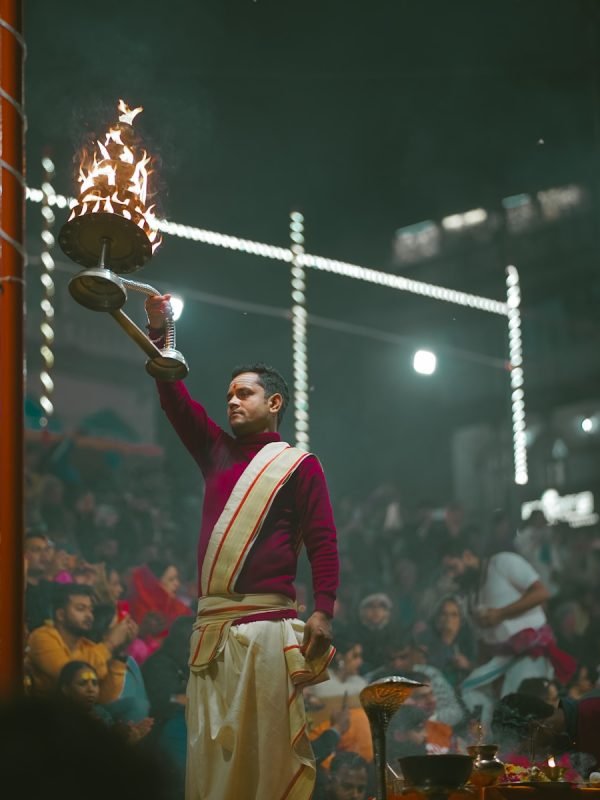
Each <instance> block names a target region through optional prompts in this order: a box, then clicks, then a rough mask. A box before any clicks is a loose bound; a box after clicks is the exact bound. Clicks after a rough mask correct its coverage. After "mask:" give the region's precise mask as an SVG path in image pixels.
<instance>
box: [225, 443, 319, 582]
mask: <svg viewBox="0 0 600 800" xmlns="http://www.w3.org/2000/svg"><path fill="white" fill-rule="evenodd" d="M283 453H285V450H283V451H282V453H280V455H283ZM304 458H306V454H303V455H302V458H299V459H298V460H297V461H295V462H294V463H293V464H292V466H291V467H290V468H289V470H288V471H287V472H286V473H285V475H284V476H283V477H282V478H281V480H279V481H278V483H277V485H276V486H275V487H274V489H273V491H272V492H271V494H270V495H269V499H268V500H267V503H266V504H265V510H264V511H263V513H262V514H261V515H260V517H259V519H258V521H257V523H256V525H255V526H254V528H253V530H252V532H251V533H250V536H249V537H248V539H247V541H246V544H245V545H244V549H243V550H242V552H241V555H240V557H239V558H238V560H237V562H236V565H235V567H234V568H233V574H232V577H231V580H230V581H229V583H228V584H227V589H228V590H229V591H231V584H232V583H233V582H234V581H235V578H236V571H237V568H238V566H239V564H240V561H242V560H243V559H244V555H245V554H246V552H247V550H248V548H249V547H250V545H251V544H252V542H253V541H254V537H255V535H256V531H257V530H258V529H259V528H260V526H261V525H262V521H263V519H264V518H265V516H266V514H267V513H268V510H269V509H270V507H271V503H272V502H273V498H274V496H275V495H276V494H277V492H278V491H279V489H280V488H281V487H282V486H283V484H284V483H285V482H286V481H287V479H288V477H289V476H290V475H291V473H292V472H293V471H294V470H295V469H296V467H297V465H298V464H299V463H300V461H302V460H303V459H304ZM215 561H216V556H215Z"/></svg>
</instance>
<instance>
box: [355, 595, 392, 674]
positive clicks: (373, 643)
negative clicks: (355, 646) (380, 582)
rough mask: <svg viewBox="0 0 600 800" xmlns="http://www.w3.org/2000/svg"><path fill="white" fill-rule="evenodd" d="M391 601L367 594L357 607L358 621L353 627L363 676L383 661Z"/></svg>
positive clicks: (382, 596) (390, 619)
mask: <svg viewBox="0 0 600 800" xmlns="http://www.w3.org/2000/svg"><path fill="white" fill-rule="evenodd" d="M392 608H393V607H392V601H391V599H390V597H389V596H388V595H387V594H383V592H379V593H376V594H369V595H367V596H366V597H363V599H362V600H361V602H360V605H359V607H358V615H359V620H358V623H357V624H356V625H355V626H354V628H355V631H356V636H357V640H358V642H359V643H360V644H361V645H362V651H363V656H364V660H363V665H362V669H361V672H362V674H363V675H364V674H365V673H366V672H369V671H370V670H372V669H375V667H377V666H378V665H379V664H381V663H382V661H383V651H384V649H385V645H386V643H387V642H388V641H389V635H390V623H391V621H392Z"/></svg>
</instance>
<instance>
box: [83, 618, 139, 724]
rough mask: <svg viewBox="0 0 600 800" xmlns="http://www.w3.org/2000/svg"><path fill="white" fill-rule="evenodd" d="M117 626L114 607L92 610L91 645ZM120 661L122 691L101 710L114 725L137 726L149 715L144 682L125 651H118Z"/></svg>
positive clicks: (135, 665) (126, 650)
mask: <svg viewBox="0 0 600 800" xmlns="http://www.w3.org/2000/svg"><path fill="white" fill-rule="evenodd" d="M125 618H126V617H121V619H125ZM130 619H131V618H130ZM118 622H119V615H118V612H117V610H116V609H115V606H114V605H112V604H103V605H97V606H96V607H95V609H94V626H93V629H92V632H91V634H90V638H91V639H92V640H93V641H94V642H101V641H103V640H104V637H105V636H106V635H107V633H108V631H109V630H110V628H111V627H113V626H114V625H116V624H117V623H118ZM133 624H135V623H133ZM130 647H131V645H130ZM120 658H121V660H122V661H123V663H124V664H125V678H124V681H123V688H122V690H121V693H120V695H119V696H118V697H117V698H116V699H115V700H113V701H112V702H110V703H106V704H105V705H104V709H105V710H106V711H107V712H108V713H109V714H110V715H111V717H112V719H113V720H114V721H115V722H126V723H139V722H141V721H142V720H144V719H146V718H147V717H148V713H149V711H150V701H149V700H148V695H147V693H146V687H145V685H144V679H143V677H142V673H141V671H140V668H139V665H138V664H137V663H136V661H135V659H133V658H132V657H131V656H130V655H129V654H128V648H124V649H122V650H121V652H120Z"/></svg>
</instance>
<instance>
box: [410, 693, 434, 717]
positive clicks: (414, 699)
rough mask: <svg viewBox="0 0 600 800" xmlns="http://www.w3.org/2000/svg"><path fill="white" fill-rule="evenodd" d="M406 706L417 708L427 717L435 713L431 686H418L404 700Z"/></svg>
mask: <svg viewBox="0 0 600 800" xmlns="http://www.w3.org/2000/svg"><path fill="white" fill-rule="evenodd" d="M406 704H407V705H411V706H417V707H418V708H421V709H423V711H425V712H426V714H427V716H428V717H431V716H432V715H433V714H434V713H435V708H436V702H435V695H434V693H433V689H432V688H431V686H420V687H419V688H418V689H414V691H413V692H412V693H411V694H410V695H409V697H408V698H407V700H406Z"/></svg>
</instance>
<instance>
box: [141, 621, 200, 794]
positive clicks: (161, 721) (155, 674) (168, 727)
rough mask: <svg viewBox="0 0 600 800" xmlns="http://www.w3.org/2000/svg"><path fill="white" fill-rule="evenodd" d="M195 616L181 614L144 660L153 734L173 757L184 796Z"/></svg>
mask: <svg viewBox="0 0 600 800" xmlns="http://www.w3.org/2000/svg"><path fill="white" fill-rule="evenodd" d="M193 623H194V620H193V618H192V617H179V618H178V619H176V620H175V622H174V623H173V625H172V626H171V630H170V631H169V633H168V634H167V637H166V638H165V639H164V641H163V643H162V645H161V647H160V648H159V649H158V650H157V651H156V652H155V653H153V654H152V655H151V656H150V657H149V658H148V660H147V661H146V662H145V663H144V666H143V669H142V674H143V676H144V682H145V684H146V690H147V692H148V697H149V699H150V714H151V716H152V717H153V719H154V720H155V728H154V731H153V734H152V738H153V740H154V741H155V742H157V743H158V745H159V747H160V749H161V751H162V752H164V753H166V754H167V755H168V757H169V759H170V766H171V769H172V772H173V775H172V780H173V783H174V784H175V785H176V786H177V787H178V788H179V793H180V796H183V788H184V780H185V763H186V748H187V728H186V722H185V705H186V686H187V682H188V677H189V667H188V657H189V649H190V636H191V635H192V626H193Z"/></svg>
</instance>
